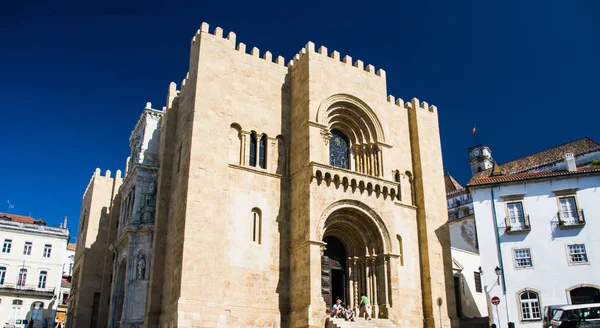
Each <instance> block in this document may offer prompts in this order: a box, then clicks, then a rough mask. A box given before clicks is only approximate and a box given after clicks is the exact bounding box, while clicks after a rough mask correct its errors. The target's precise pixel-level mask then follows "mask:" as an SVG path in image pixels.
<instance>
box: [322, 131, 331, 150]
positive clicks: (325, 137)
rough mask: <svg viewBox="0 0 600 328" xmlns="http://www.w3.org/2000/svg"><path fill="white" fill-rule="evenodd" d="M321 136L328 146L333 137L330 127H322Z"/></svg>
mask: <svg viewBox="0 0 600 328" xmlns="http://www.w3.org/2000/svg"><path fill="white" fill-rule="evenodd" d="M321 137H322V138H323V141H324V142H325V146H327V144H329V139H331V132H329V129H321Z"/></svg>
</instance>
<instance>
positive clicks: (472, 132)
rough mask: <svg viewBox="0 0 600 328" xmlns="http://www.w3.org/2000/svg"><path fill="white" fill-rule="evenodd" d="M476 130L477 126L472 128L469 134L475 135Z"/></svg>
mask: <svg viewBox="0 0 600 328" xmlns="http://www.w3.org/2000/svg"><path fill="white" fill-rule="evenodd" d="M476 129H477V125H475V126H473V130H471V134H475V130H476Z"/></svg>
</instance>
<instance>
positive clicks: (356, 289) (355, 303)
mask: <svg viewBox="0 0 600 328" xmlns="http://www.w3.org/2000/svg"><path fill="white" fill-rule="evenodd" d="M352 268H353V269H354V275H353V276H354V290H353V291H352V292H353V293H354V303H353V304H352V305H353V306H354V311H355V312H356V313H357V316H358V303H359V300H358V298H359V296H358V284H359V282H358V278H359V276H360V273H359V270H358V268H357V266H356V259H354V260H352Z"/></svg>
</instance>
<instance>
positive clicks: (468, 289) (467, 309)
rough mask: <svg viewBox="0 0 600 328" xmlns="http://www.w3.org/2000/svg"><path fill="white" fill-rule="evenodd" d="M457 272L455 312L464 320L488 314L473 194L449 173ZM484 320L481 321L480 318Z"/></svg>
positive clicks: (451, 217) (454, 273)
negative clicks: (482, 281) (481, 273)
mask: <svg viewBox="0 0 600 328" xmlns="http://www.w3.org/2000/svg"><path fill="white" fill-rule="evenodd" d="M444 179H445V182H446V198H447V199H448V226H449V231H450V246H451V254H452V271H453V275H454V294H455V297H456V313H457V316H458V317H459V318H460V319H461V322H463V323H465V325H466V321H472V320H473V318H475V319H477V318H484V319H483V320H484V321H485V319H486V317H487V316H488V309H487V301H486V297H485V293H483V287H482V285H481V275H480V272H479V270H480V269H479V268H480V267H481V261H480V259H479V245H478V241H477V233H476V230H475V217H474V215H473V202H472V199H471V195H470V194H469V193H468V192H467V190H466V189H465V188H464V187H463V186H462V185H461V184H460V183H458V182H457V181H456V180H455V179H454V178H453V177H452V176H451V175H450V174H449V173H448V174H446V175H445V176H444ZM478 321H481V320H478Z"/></svg>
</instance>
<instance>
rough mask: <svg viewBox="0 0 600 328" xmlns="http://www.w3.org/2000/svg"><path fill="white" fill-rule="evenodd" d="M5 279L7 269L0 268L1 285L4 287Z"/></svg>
mask: <svg viewBox="0 0 600 328" xmlns="http://www.w3.org/2000/svg"><path fill="white" fill-rule="evenodd" d="M4 278H6V267H0V285H4Z"/></svg>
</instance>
